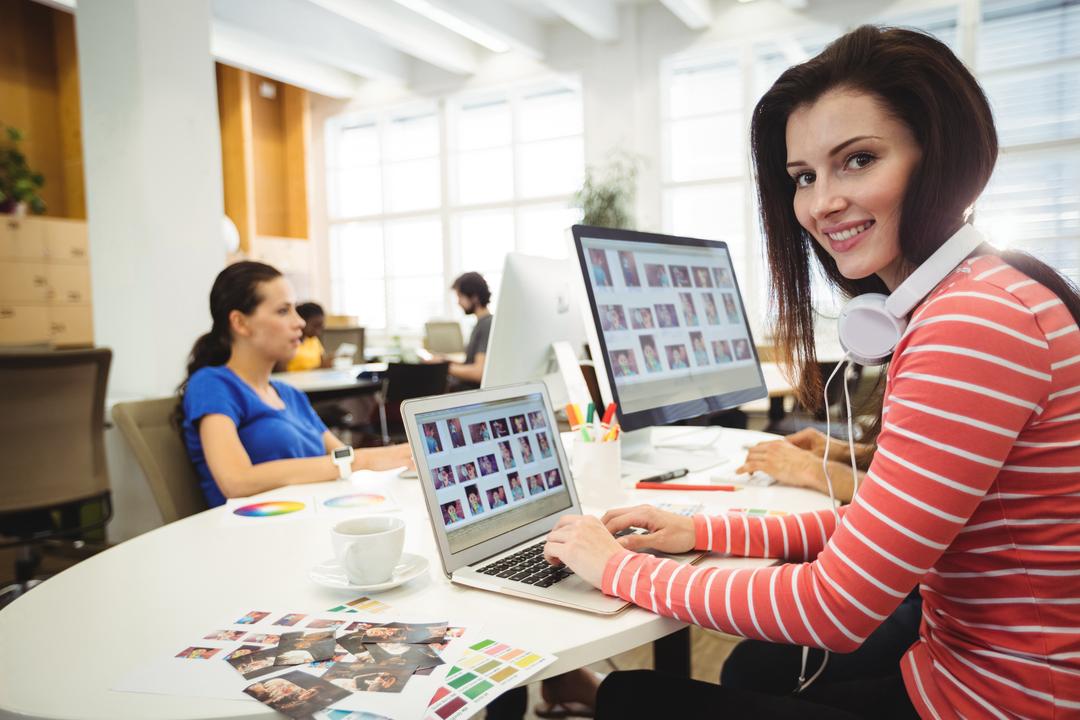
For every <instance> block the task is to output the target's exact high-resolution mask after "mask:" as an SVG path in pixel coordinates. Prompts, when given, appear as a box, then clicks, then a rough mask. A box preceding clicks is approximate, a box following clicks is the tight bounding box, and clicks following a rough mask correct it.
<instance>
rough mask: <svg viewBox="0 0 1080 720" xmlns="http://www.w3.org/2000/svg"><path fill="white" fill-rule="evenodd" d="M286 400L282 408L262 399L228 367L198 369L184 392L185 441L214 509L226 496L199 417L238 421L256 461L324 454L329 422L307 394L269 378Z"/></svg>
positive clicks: (252, 457)
mask: <svg viewBox="0 0 1080 720" xmlns="http://www.w3.org/2000/svg"><path fill="white" fill-rule="evenodd" d="M270 384H271V385H273V386H274V389H275V390H277V394H278V396H279V397H281V399H282V400H283V401H284V402H285V409H284V410H278V409H276V408H272V407H270V406H269V405H267V404H266V403H265V402H263V400H262V398H260V397H259V396H258V395H256V394H255V390H254V389H253V388H252V387H251V386H250V385H248V384H247V383H246V382H244V381H243V380H241V379H240V378H239V376H237V375H236V373H234V372H233V371H232V370H230V369H229V368H227V367H225V366H224V365H217V366H210V367H204V368H200V369H199V370H196V371H195V374H194V375H192V376H191V379H190V380H188V385H187V390H186V391H185V392H184V443H185V444H186V445H187V450H188V455H189V456H190V457H191V462H192V463H193V464H194V465H195V470H196V471H198V473H199V478H200V485H201V486H202V491H203V495H205V496H206V502H207V503H208V504H209V505H210V507H216V506H218V505H224V504H225V496H224V495H222V494H221V488H219V487H218V484H217V483H216V482H215V481H214V476H213V475H212V474H211V473H210V467H209V465H207V464H206V455H205V454H204V453H203V446H202V439H201V438H200V437H199V420H201V419H202V418H204V417H205V416H207V415H224V416H226V417H228V418H230V419H231V420H232V421H233V422H234V423H236V431H237V434H238V435H239V436H240V443H241V444H242V445H243V446H244V450H246V451H247V454H248V457H250V458H251V462H252V463H253V464H258V463H264V462H268V461H270V460H284V459H287V458H306V457H318V456H320V455H325V454H326V446H325V445H324V444H323V439H322V436H323V433H325V432H326V424H325V423H324V422H323V421H322V420H320V419H319V416H318V415H316V414H315V410H314V409H313V408H312V407H311V402H310V401H309V400H308V398H307V395H305V394H304V393H302V392H300V391H299V390H297V389H296V388H294V387H292V386H291V385H286V384H285V383H279V382H274V381H273V380H271V381H270Z"/></svg>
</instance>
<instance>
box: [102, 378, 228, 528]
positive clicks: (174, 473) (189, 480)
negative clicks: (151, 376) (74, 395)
mask: <svg viewBox="0 0 1080 720" xmlns="http://www.w3.org/2000/svg"><path fill="white" fill-rule="evenodd" d="M177 402H178V401H177V399H176V397H175V396H171V397H164V398H157V399H154V400H141V401H139V402H126V403H117V404H116V405H115V406H113V409H112V417H113V420H114V421H115V422H116V426H117V427H119V428H120V432H121V433H123V435H124V438H125V439H126V440H127V441H128V444H129V445H130V446H131V449H132V450H133V451H134V452H135V459H136V460H137V461H138V463H139V467H141V468H142V470H143V473H145V474H146V480H147V484H149V485H150V491H151V492H152V493H153V495H154V502H155V503H157V506H158V509H159V510H160V511H161V519H162V520H164V521H165V523H166V524H168V523H171V522H174V521H176V520H180V519H182V518H186V517H188V516H189V515H194V514H195V513H200V512H202V511H203V510H206V507H207V506H206V499H205V498H204V497H203V494H202V489H201V488H200V487H199V476H198V474H197V473H196V472H195V466H194V465H192V464H191V459H190V458H189V456H188V453H187V448H186V447H185V446H184V440H183V437H182V436H181V434H180V429H179V428H177V427H176V426H175V425H174V424H173V414H174V412H175V410H176V405H177Z"/></svg>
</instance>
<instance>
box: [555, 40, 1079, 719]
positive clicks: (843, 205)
mask: <svg viewBox="0 0 1080 720" xmlns="http://www.w3.org/2000/svg"><path fill="white" fill-rule="evenodd" d="M751 134H752V141H753V142H752V144H753V152H754V162H755V169H756V172H757V182H758V195H759V199H760V206H761V216H762V224H763V227H764V231H765V238H766V242H767V245H768V254H769V264H770V269H771V271H772V280H773V285H774V293H775V299H776V306H777V310H778V314H779V318H778V332H779V340H780V345H781V350H782V354H783V353H786V354H787V356H788V357H787V359H789V360H790V359H791V358H792V356H795V357H797V358H798V359H800V360H802V361H803V362H804V364H805V363H807V362H810V361H813V359H814V358H813V345H814V335H813V315H812V303H811V302H809V300H810V288H811V284H810V277H811V270H812V267H813V264H814V263H815V262H820V264H821V266H822V267H823V268H824V270H825V273H826V275H827V276H828V278H829V280H830V281H831V282H832V283H834V284H835V285H837V286H839V287H840V288H841V290H843V291H844V292H845V293H846V294H848V295H850V296H855V295H862V294H863V293H866V292H881V293H887V292H889V291H892V290H893V289H896V290H897V292H898V297H899V298H900V299H901V301H902V302H901V304H903V302H905V300H904V298H905V297H906V298H907V300H906V302H908V304H907V305H906V307H907V310H904V311H902V313H903V314H904V315H905V316H907V315H908V312H909V311H910V317H905V318H904V320H906V321H907V325H906V331H904V332H903V335H902V337H899V339H898V342H896V344H895V346H894V349H893V350H892V359H891V362H890V363H889V367H888V371H887V376H886V383H885V393H884V398H883V407H882V416H881V420H882V430H881V433H880V435H879V436H878V438H877V443H876V451H875V452H874V454H873V458H872V460H871V461H870V465H869V468H868V469H867V472H866V476H865V480H864V482H862V483H860V484H859V485H858V489H857V491H856V492H855V495H854V497H853V499H852V502H851V504H850V505H848V506H846V507H844V508H840V509H837V510H825V511H820V512H816V513H800V514H795V515H790V516H768V517H766V516H758V517H748V516H747V515H746V514H745V513H743V512H737V511H736V512H729V513H723V514H720V515H716V516H712V517H707V516H704V515H699V516H695V517H693V518H687V517H682V516H679V515H675V514H672V513H666V512H663V511H661V510H659V509H657V508H655V507H652V506H639V507H636V508H623V509H616V510H612V511H610V512H608V513H607V515H605V516H604V518H603V521H598V520H597V519H596V518H589V517H582V516H565V517H563V518H560V520H559V522H558V524H557V525H556V526H555V527H554V528H553V529H552V531H551V533H550V534H549V535H548V538H547V544H546V545H545V548H544V554H545V556H546V557H547V558H548V559H549V560H551V561H552V562H561V563H565V564H566V565H567V566H569V567H570V568H571V569H572V570H573V571H574V572H575V573H577V575H578V577H580V578H582V579H584V580H586V581H588V582H591V583H593V584H594V585H596V586H597V587H599V588H600V589H602V590H603V591H604V592H605V593H608V594H610V595H616V596H618V597H621V598H623V599H625V600H628V601H631V602H634V603H636V604H638V605H640V606H641V607H644V608H647V609H649V610H651V611H652V612H656V613H660V614H663V615H667V616H670V617H674V618H677V619H678V620H681V621H685V622H692V623H695V624H698V625H702V626H704V627H708V628H712V629H716V630H720V631H722V632H726V633H732V634H736V635H741V636H743V637H747V638H751V639H753V640H756V641H759V642H762V643H764V642H767V643H775V644H786V645H795V646H802V647H803V648H805V649H806V650H805V651H804V652H803V658H804V661H803V672H801V673H799V676H798V679H797V680H796V678H795V677H793V676H794V675H795V673H796V672H797V671H798V661H797V660H796V662H795V663H794V667H792V669H791V671H790V673H788V672H787V671H786V670H785V669H784V668H785V667H788V666H787V665H779V664H772V665H762V667H763V669H764V672H763V673H762V674H772V675H778V676H780V675H786V676H787V677H786V679H787V682H784V683H771V682H770V683H769V685H770V686H771V687H773V688H776V689H775V690H768V689H762V688H756V687H755V688H750V687H746V686H743V687H732V686H731V685H730V684H722V685H720V686H716V685H710V684H707V683H701V682H696V681H691V680H685V679H676V678H665V677H662V676H658V675H656V674H648V672H649V671H634V672H615V673H612V674H611V675H609V676H608V677H607V678H606V679H605V680H604V682H603V684H602V685H601V686H600V689H599V691H598V693H597V695H596V709H597V713H596V717H598V718H607V717H611V718H625V717H660V716H666V715H667V714H670V708H671V698H672V697H673V696H678V697H679V700H680V702H679V705H678V707H679V708H680V712H679V715H680V717H695V718H696V717H701V718H716V717H724V718H758V717H769V718H788V717H790V718H796V717H797V718H800V719H801V720H806V719H807V718H818V717H821V718H875V720H883V719H884V718H904V719H907V718H913V717H924V718H929V717H933V718H956V717H990V716H993V717H1002V718H1004V717H1032V718H1035V717H1039V718H1051V717H1062V716H1063V715H1065V714H1069V713H1073V714H1075V712H1076V710H1077V709H1080V685H1078V684H1077V683H1076V682H1075V680H1076V678H1077V677H1078V676H1080V656H1078V654H1077V653H1076V647H1077V645H1076V637H1077V633H1078V632H1080V610H1078V608H1080V586H1078V584H1077V582H1076V581H1075V578H1076V576H1077V574H1076V570H1075V568H1076V566H1077V562H1080V523H1078V522H1077V521H1076V518H1077V517H1078V516H1080V507H1078V503H1077V498H1078V497H1080V473H1078V472H1077V468H1080V443H1078V442H1077V438H1078V437H1080V329H1078V321H1080V295H1078V294H1077V291H1076V289H1075V288H1073V287H1072V286H1071V285H1070V284H1069V283H1068V282H1067V281H1065V280H1064V278H1062V277H1061V276H1060V275H1059V274H1057V273H1056V272H1055V271H1054V270H1053V269H1052V268H1050V267H1048V266H1046V265H1044V264H1042V263H1040V262H1039V261H1038V260H1036V259H1034V258H1032V257H1030V256H1026V255H1020V254H1015V253H998V252H997V251H996V250H995V249H994V248H992V247H989V246H988V245H986V244H985V243H983V242H981V236H979V235H978V233H977V231H975V230H974V229H972V228H970V227H965V223H966V222H967V221H968V220H969V219H970V213H969V210H968V209H969V208H970V207H971V206H972V205H973V203H974V202H975V200H976V198H977V197H978V195H979V193H980V192H981V191H982V189H983V187H984V186H985V185H986V182H987V180H988V179H989V177H990V173H991V171H992V169H993V166H994V162H995V160H996V158H997V140H996V132H995V130H994V124H993V118H992V116H991V114H990V108H989V106H988V104H987V102H986V98H985V97H984V96H983V93H982V90H981V89H980V88H979V86H978V84H977V83H976V82H975V79H974V78H973V77H972V75H971V73H970V72H969V71H968V70H967V69H966V68H965V67H964V65H963V64H962V63H961V62H960V61H959V60H958V59H957V58H956V57H955V56H954V55H953V54H952V52H951V51H950V50H949V49H948V47H946V46H945V45H943V44H942V43H941V42H939V41H937V40H935V39H934V38H932V37H929V36H927V35H923V34H921V33H918V32H913V31H909V30H902V29H896V28H877V27H871V26H866V27H861V28H858V29H856V30H854V31H852V32H851V33H848V34H847V35H844V36H842V37H840V38H838V39H837V40H836V41H834V42H833V43H832V44H830V45H829V46H828V47H827V48H826V49H825V50H824V51H823V52H822V53H821V54H820V55H818V56H817V57H815V58H813V59H811V60H809V61H807V62H805V63H802V64H801V65H797V66H795V67H792V68H789V69H788V70H787V71H785V72H784V73H783V74H782V75H781V76H780V78H779V79H778V80H777V81H776V83H774V85H773V86H772V87H771V88H770V89H769V91H768V92H766V93H765V95H764V96H763V97H762V99H761V100H760V102H759V103H758V105H757V107H756V108H755V110H754V115H753V120H752V126H751ZM961 230H962V231H963V232H960V231H961ZM953 238H958V239H959V240H960V244H957V243H955V242H953ZM969 242H970V243H971V244H968V243H969ZM943 247H945V248H946V249H947V250H948V249H949V248H951V249H952V251H955V252H956V253H957V254H958V256H957V257H955V258H953V259H950V260H949V261H948V262H947V263H945V265H947V267H937V266H936V265H937V263H936V262H930V263H927V258H929V257H930V256H931V255H933V254H935V253H937V252H938V251H939V250H940V249H941V248H943ZM961 250H962V253H961ZM811 254H813V256H815V257H816V260H815V257H812V256H811ZM938 257H939V258H940V257H941V256H940V255H939V256H938ZM920 266H921V269H922V270H923V271H927V270H928V271H930V274H931V275H933V277H934V281H933V282H930V281H925V282H924V283H923V284H922V285H920V284H919V283H918V282H915V283H914V284H913V285H917V286H918V289H917V290H916V289H913V286H907V285H908V284H907V283H906V282H904V281H905V280H906V279H909V277H910V276H911V274H912V273H914V272H915V271H916V268H920ZM935 273H936V274H935ZM919 276H920V277H923V278H924V279H925V277H926V273H925V272H919ZM910 279H911V280H916V279H917V278H914V277H910ZM898 286H907V287H898ZM908 291H910V292H908ZM905 292H908V294H907V295H905ZM865 299H866V298H863V300H865ZM894 319H899V318H898V317H897V318H894ZM736 356H738V349H737V348H736ZM806 377H807V376H806V375H805V374H804V378H806ZM811 377H816V376H811ZM800 390H801V391H802V394H803V395H804V396H805V397H806V399H807V402H808V404H812V403H813V402H814V400H815V399H817V398H818V397H819V395H818V388H815V387H814V386H813V384H812V383H809V382H805V381H804V382H803V383H802V387H801V388H800ZM628 527H637V528H644V529H646V530H647V531H648V533H647V534H639V535H638V534H636V535H625V536H621V537H620V536H618V535H619V533H620V532H621V531H623V530H625V529H626V528H628ZM642 548H651V549H653V550H659V551H662V552H684V551H688V550H690V549H692V548H693V549H698V550H710V551H714V552H719V553H728V554H732V555H745V556H748V557H770V558H778V559H780V560H783V561H784V562H783V563H781V564H778V565H776V566H773V567H769V568H759V569H756V570H754V571H752V572H750V571H746V570H743V569H731V568H723V569H721V568H708V567H705V568H693V567H690V566H687V565H683V564H680V563H677V562H674V561H672V560H670V559H663V558H657V557H654V556H653V555H650V554H647V553H640V552H632V551H635V550H639V549H642ZM913 591H915V592H917V593H918V596H919V597H921V599H922V607H921V610H917V611H915V613H914V614H916V615H918V614H919V613H921V617H920V618H918V622H917V623H915V622H911V621H912V620H914V619H915V618H913V617H909V613H908V612H906V611H905V608H901V607H900V604H901V601H903V600H904V599H905V598H906V597H907V596H908V595H909V594H911V593H912V592H913ZM909 609H910V608H909ZM901 616H902V617H901ZM890 625H892V627H893V628H894V630H898V632H890V633H889V634H890V635H892V636H893V637H892V638H889V637H884V636H883V635H882V634H881V633H880V632H879V631H880V630H881V629H882V628H887V627H889V626H890ZM916 626H917V628H918V631H917V633H916V631H915V628H916ZM810 648H814V649H817V650H819V651H821V650H824V651H828V652H831V653H834V654H845V655H846V654H850V653H857V654H859V656H860V657H859V660H858V662H857V663H844V664H843V665H841V663H836V662H833V663H829V668H828V669H827V668H826V666H825V661H822V662H821V663H820V664H819V669H818V672H817V673H816V674H814V675H813V676H811V677H810V678H809V679H806V678H807V675H808V673H807V672H806V670H807V666H806V661H805V658H806V657H807V656H808V652H809V649H810ZM784 655H785V656H787V655H790V654H789V653H784ZM796 657H797V654H796ZM825 657H826V660H827V659H828V656H827V655H826V656H825ZM833 657H835V655H834V656H833ZM728 662H729V663H730V662H731V659H730V658H729V660H728ZM844 665H846V668H844V669H841V667H843V666H844ZM811 669H813V667H812V666H811ZM781 679H784V678H781ZM795 688H797V689H796V690H795V693H794V694H792V690H793V689H795ZM684 709H685V711H683V710H684Z"/></svg>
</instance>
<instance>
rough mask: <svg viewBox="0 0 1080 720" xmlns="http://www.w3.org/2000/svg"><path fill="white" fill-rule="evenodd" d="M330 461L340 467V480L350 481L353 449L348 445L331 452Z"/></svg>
mask: <svg viewBox="0 0 1080 720" xmlns="http://www.w3.org/2000/svg"><path fill="white" fill-rule="evenodd" d="M330 459H331V460H333V461H334V464H335V465H337V467H338V478H339V479H341V480H348V479H349V476H350V475H352V461H353V449H352V448H351V447H349V446H348V445H346V446H345V447H339V448H337V449H336V450H331V451H330Z"/></svg>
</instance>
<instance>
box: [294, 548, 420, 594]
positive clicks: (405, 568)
mask: <svg viewBox="0 0 1080 720" xmlns="http://www.w3.org/2000/svg"><path fill="white" fill-rule="evenodd" d="M427 568H428V561H427V558H426V557H423V556H422V555H414V554H412V553H402V554H401V561H400V562H399V563H398V564H397V567H395V568H394V574H393V575H391V576H390V579H389V580H387V581H386V582H381V583H375V584H373V585H354V584H352V583H351V582H349V578H348V577H347V576H346V575H345V571H344V570H343V569H342V567H341V565H340V564H339V563H338V561H337V559H335V558H330V559H329V560H324V561H323V562H321V563H319V564H318V565H316V566H315V567H313V568H311V570H309V571H308V577H309V578H311V579H312V580H313V581H315V582H317V583H318V584H319V585H322V586H324V587H328V588H334V589H335V590H360V591H364V592H371V591H375V590H389V589H390V588H393V587H397V586H398V585H402V584H404V583H407V582H409V581H410V580H412V579H413V578H416V577H419V576H420V575H422V574H424V573H425V572H427Z"/></svg>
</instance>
